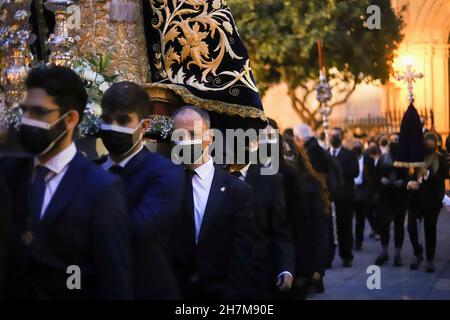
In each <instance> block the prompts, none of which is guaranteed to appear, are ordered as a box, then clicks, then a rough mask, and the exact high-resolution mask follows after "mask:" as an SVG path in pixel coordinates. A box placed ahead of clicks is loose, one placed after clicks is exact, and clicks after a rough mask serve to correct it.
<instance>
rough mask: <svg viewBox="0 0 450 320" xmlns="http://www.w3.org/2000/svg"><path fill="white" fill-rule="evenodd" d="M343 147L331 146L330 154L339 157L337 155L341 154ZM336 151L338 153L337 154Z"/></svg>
mask: <svg viewBox="0 0 450 320" xmlns="http://www.w3.org/2000/svg"><path fill="white" fill-rule="evenodd" d="M341 149H342V147H339V148H337V149H334V148H330V154H331V155H332V156H333V157H337V156H338V155H339V153H340V152H341ZM335 153H336V154H335Z"/></svg>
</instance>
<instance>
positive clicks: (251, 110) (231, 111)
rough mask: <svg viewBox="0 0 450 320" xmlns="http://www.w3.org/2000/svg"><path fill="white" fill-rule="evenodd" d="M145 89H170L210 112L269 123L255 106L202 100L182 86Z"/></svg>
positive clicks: (154, 85)
mask: <svg viewBox="0 0 450 320" xmlns="http://www.w3.org/2000/svg"><path fill="white" fill-rule="evenodd" d="M143 87H144V88H163V89H170V90H172V91H173V92H175V93H176V94H177V95H179V96H180V97H181V99H183V101H184V102H186V103H188V104H192V105H194V106H196V107H200V108H203V109H206V110H208V111H213V112H218V113H226V114H228V115H231V116H240V117H242V118H255V119H258V118H259V119H260V120H262V121H264V122H267V117H266V115H265V114H264V111H262V110H259V109H258V108H255V107H253V106H245V105H239V104H233V103H227V102H222V101H217V100H209V99H202V98H199V97H197V96H196V95H194V94H193V93H192V92H190V91H189V90H188V89H186V88H185V87H183V86H181V85H176V84H166V83H146V84H144V85H143Z"/></svg>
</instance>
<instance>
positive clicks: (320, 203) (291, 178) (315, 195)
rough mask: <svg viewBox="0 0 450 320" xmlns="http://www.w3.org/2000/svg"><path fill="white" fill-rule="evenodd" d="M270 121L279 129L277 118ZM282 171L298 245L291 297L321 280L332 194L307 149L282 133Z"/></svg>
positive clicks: (301, 296)
mask: <svg viewBox="0 0 450 320" xmlns="http://www.w3.org/2000/svg"><path fill="white" fill-rule="evenodd" d="M269 125H270V126H271V127H273V128H274V129H278V126H277V124H276V122H275V121H274V120H272V119H269ZM280 140H281V141H280V148H279V150H280V156H279V159H280V173H281V174H282V175H283V180H284V190H285V200H286V211H287V218H288V222H289V225H290V227H291V232H292V236H293V239H294V245H295V275H294V283H293V286H292V289H291V291H290V293H289V297H290V298H291V299H306V297H307V295H308V292H309V290H310V287H311V285H317V284H319V287H321V288H322V289H321V291H322V292H323V282H322V276H323V274H324V271H325V265H326V260H327V257H328V242H329V241H328V224H327V221H328V217H327V214H328V200H327V199H328V198H327V197H328V195H327V190H326V184H325V181H324V180H323V178H322V177H321V176H320V175H318V174H317V173H316V172H315V171H314V169H313V168H312V165H311V163H310V162H309V159H308V156H307V155H306V152H305V151H304V150H298V149H297V147H296V145H295V143H294V142H293V141H292V140H289V139H286V140H283V139H282V138H281V136H280Z"/></svg>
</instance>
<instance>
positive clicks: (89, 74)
mask: <svg viewBox="0 0 450 320" xmlns="http://www.w3.org/2000/svg"><path fill="white" fill-rule="evenodd" d="M82 77H83V79H84V80H87V81H91V82H94V81H95V78H96V77H97V72H94V71H92V70H83V75H82Z"/></svg>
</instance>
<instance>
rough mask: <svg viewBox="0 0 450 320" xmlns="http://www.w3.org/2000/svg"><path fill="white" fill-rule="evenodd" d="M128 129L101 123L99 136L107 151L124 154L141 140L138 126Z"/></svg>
mask: <svg viewBox="0 0 450 320" xmlns="http://www.w3.org/2000/svg"><path fill="white" fill-rule="evenodd" d="M140 127H141V124H139V126H137V128H136V129H130V128H126V127H121V126H114V125H102V126H101V128H100V137H101V138H102V141H103V144H104V145H105V148H106V150H108V152H109V153H111V154H113V155H115V156H122V155H126V154H127V153H128V152H130V151H131V150H132V149H133V148H134V147H135V146H136V144H137V143H138V142H139V141H140V140H141V136H140V132H139V130H138V129H139V128H140Z"/></svg>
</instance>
